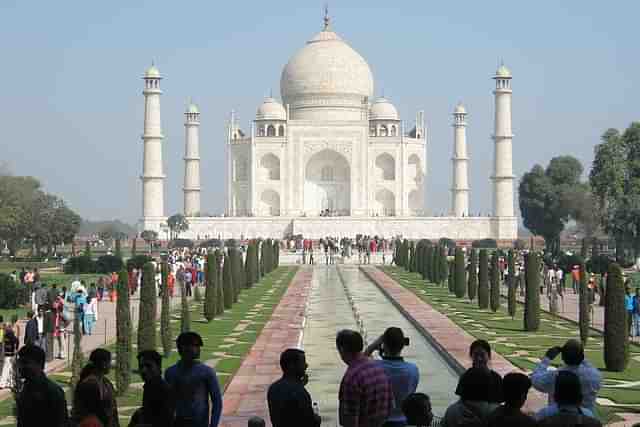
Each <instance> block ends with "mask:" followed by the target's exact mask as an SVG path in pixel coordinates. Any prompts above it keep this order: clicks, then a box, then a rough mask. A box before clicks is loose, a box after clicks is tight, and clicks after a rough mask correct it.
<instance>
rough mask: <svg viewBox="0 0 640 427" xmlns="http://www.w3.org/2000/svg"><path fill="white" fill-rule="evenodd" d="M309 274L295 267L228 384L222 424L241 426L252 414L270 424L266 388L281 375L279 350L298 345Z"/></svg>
mask: <svg viewBox="0 0 640 427" xmlns="http://www.w3.org/2000/svg"><path fill="white" fill-rule="evenodd" d="M311 276H312V271H311V269H310V268H307V267H303V268H301V269H299V270H298V272H297V274H296V275H295V277H294V278H293V281H292V282H291V284H290V285H289V288H288V289H287V292H286V293H285V295H284V296H283V297H282V299H281V300H280V303H279V304H278V306H277V307H276V309H275V311H274V312H273V314H272V316H271V319H270V320H269V322H268V323H267V324H266V325H265V326H264V328H263V329H262V333H261V334H260V335H259V336H258V338H257V339H256V342H255V344H254V345H253V347H251V350H250V351H249V354H248V355H247V357H246V358H245V359H244V361H243V362H242V365H241V366H240V369H238V371H237V372H236V374H235V375H234V377H233V379H232V380H231V382H230V383H229V385H228V386H227V388H226V390H225V393H224V404H223V408H224V409H223V418H222V425H223V426H224V427H240V426H242V427H244V426H246V425H247V420H248V419H249V418H251V417H252V416H259V417H262V418H263V419H264V420H266V421H267V424H268V425H270V423H269V410H268V408H267V402H266V393H267V388H268V387H269V385H270V384H271V383H272V382H274V381H275V380H277V379H278V378H280V377H281V376H282V371H281V369H280V353H282V351H283V350H285V349H287V348H290V347H300V341H301V338H302V331H303V328H304V312H305V305H306V303H307V297H308V296H309V293H310V291H311Z"/></svg>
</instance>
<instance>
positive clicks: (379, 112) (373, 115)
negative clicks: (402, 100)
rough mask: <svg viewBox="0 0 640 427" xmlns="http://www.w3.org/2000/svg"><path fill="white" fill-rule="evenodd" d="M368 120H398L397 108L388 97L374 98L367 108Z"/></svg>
mask: <svg viewBox="0 0 640 427" xmlns="http://www.w3.org/2000/svg"><path fill="white" fill-rule="evenodd" d="M369 119H370V120H400V116H399V115H398V110H396V107H394V105H393V104H392V103H391V102H389V100H388V99H386V98H383V97H380V98H378V99H376V100H375V102H374V103H373V105H372V106H371V110H369Z"/></svg>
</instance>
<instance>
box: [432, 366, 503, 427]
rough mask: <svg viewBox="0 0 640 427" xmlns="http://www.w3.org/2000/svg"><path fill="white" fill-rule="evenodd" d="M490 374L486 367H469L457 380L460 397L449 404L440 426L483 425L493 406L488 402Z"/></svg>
mask: <svg viewBox="0 0 640 427" xmlns="http://www.w3.org/2000/svg"><path fill="white" fill-rule="evenodd" d="M490 384H491V376H490V375H489V372H488V371H487V370H486V369H482V368H474V367H471V368H469V369H467V370H466V371H465V373H464V374H462V376H461V377H460V380H459V381H458V386H457V387H456V394H457V395H458V396H460V399H459V400H458V401H457V402H455V403H453V404H451V405H449V407H448V408H447V410H446V411H445V413H444V416H443V417H442V421H441V422H440V425H441V426H442V427H463V426H485V425H486V423H487V418H488V417H489V414H491V412H493V410H494V408H495V406H493V405H491V403H489V402H488V397H489V394H488V393H487V389H488V388H489V387H490Z"/></svg>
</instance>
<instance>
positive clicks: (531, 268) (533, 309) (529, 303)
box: [524, 252, 540, 331]
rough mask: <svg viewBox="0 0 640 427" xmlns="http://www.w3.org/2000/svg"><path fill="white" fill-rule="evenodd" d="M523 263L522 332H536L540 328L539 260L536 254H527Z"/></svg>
mask: <svg viewBox="0 0 640 427" xmlns="http://www.w3.org/2000/svg"><path fill="white" fill-rule="evenodd" d="M524 261H525V262H524V270H525V271H524V274H525V282H526V283H525V294H524V330H525V331H537V330H538V328H539V327H540V258H539V256H538V254H537V253H536V252H529V253H528V254H527V255H526V256H525V259H524Z"/></svg>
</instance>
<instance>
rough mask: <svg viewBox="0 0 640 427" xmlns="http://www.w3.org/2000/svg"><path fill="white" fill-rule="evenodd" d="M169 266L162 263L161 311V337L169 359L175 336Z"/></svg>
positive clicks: (165, 354) (165, 353)
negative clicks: (172, 324)
mask: <svg viewBox="0 0 640 427" xmlns="http://www.w3.org/2000/svg"><path fill="white" fill-rule="evenodd" d="M168 276H169V265H168V264H167V263H166V262H163V263H162V285H161V286H162V307H161V309H160V334H161V335H160V337H161V338H162V349H163V350H164V357H169V355H170V354H171V349H172V348H173V336H172V334H171V299H170V295H169V285H168Z"/></svg>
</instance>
